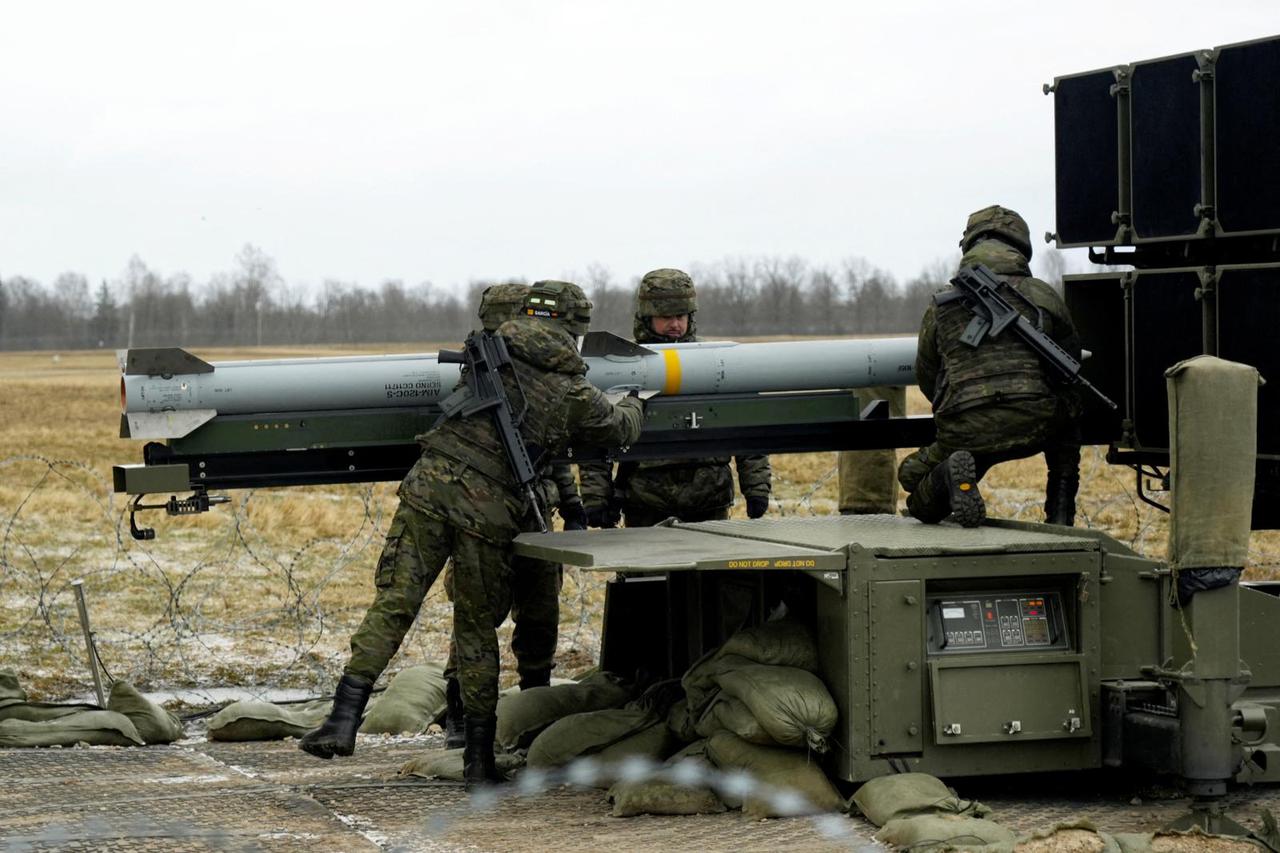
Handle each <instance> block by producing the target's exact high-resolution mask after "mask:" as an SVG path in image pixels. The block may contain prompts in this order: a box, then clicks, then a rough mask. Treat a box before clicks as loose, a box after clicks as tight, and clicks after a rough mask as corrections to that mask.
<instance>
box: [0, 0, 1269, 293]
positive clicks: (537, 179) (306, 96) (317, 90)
mask: <svg viewBox="0 0 1280 853" xmlns="http://www.w3.org/2000/svg"><path fill="white" fill-rule="evenodd" d="M1278 32H1280V3H1277V2H1276V0H1237V1H1236V2H1230V0H1220V2H1218V3H1216V4H1212V5H1211V4H1206V3H1204V2H1202V0H1197V2H1190V0H1165V2H1129V3H1120V2H1115V0H1109V2H1094V0H1077V2H1072V3H1054V4H1049V3H1035V2H1027V0H1023V2H1018V3H1014V2H1004V0H1000V1H999V2H997V1H996V0H990V2H982V0H966V2H958V3H956V2H929V3H909V2H897V3H855V2H802V1H801V0H788V2H786V3H783V2H771V3H752V2H743V0H734V2H697V0H681V2H643V3H641V2H604V0H594V2H586V1H585V0H584V2H560V1H559V0H537V2H532V1H531V2H506V3H487V2H462V3H458V2H452V3H444V2H403V3H401V2H396V3H368V4H360V5H359V6H358V5H357V4H354V3H350V2H346V3H341V4H338V3H332V4H330V3H318V2H306V3H301V2H298V3H285V2H252V3H236V2H219V3H205V4H194V3H183V2H178V3H175V2H171V0H167V1H166V2H157V3H130V2H123V0H122V1H121V2H111V3H103V2H100V0H96V2H93V3H84V4H70V3H57V2H28V3H6V4H5V5H4V7H3V10H2V11H0V63H3V69H4V70H3V73H0V276H4V277H7V276H10V275H28V276H32V277H35V278H38V279H40V280H42V281H44V282H46V283H49V282H51V281H52V280H53V279H54V277H55V276H56V275H57V274H58V273H60V272H62V271H66V270H72V271H76V272H81V273H84V274H86V275H88V276H89V278H90V280H91V281H94V282H96V281H97V280H99V279H101V278H116V277H118V276H119V275H120V274H121V273H122V271H123V270H124V268H125V265H126V263H127V262H128V259H129V257H130V256H131V255H133V254H135V253H136V254H137V255H139V256H140V257H141V258H142V259H143V260H144V261H145V262H146V263H147V264H148V265H150V266H151V267H152V268H153V269H156V270H158V271H160V272H161V273H164V274H169V273H172V272H175V271H178V270H185V271H187V272H190V273H191V274H192V275H194V276H195V277H196V280H197V281H203V280H205V279H206V278H207V277H208V276H209V275H210V274H211V273H213V272H216V271H219V270H227V269H230V268H232V266H233V264H234V258H235V256H236V254H237V253H238V251H239V250H240V248H241V246H243V245H244V244H245V243H252V244H254V245H256V246H259V247H260V248H261V249H263V250H264V251H265V252H266V253H267V254H269V255H271V256H272V257H274V258H275V259H276V261H277V264H278V267H279V270H280V273H281V274H282V275H283V276H284V277H285V278H286V279H288V280H289V281H291V282H297V283H303V282H309V283H313V284H314V283H318V282H320V281H321V280H323V279H324V278H339V279H344V280H348V281H355V282H359V283H361V284H364V285H374V284H377V283H378V282H380V281H382V280H383V279H387V278H398V279H403V280H404V281H405V282H407V283H410V284H415V283H418V282H422V281H428V280H429V281H431V282H434V283H435V284H437V285H441V286H445V287H450V286H454V285H457V284H460V283H463V282H466V281H467V280H469V279H475V278H496V277H506V276H524V277H528V278H545V277H552V276H560V275H564V274H568V273H572V272H573V271H580V270H584V269H585V268H586V266H587V265H588V264H591V263H598V264H602V265H604V266H605V267H607V268H608V269H609V270H611V271H612V273H613V274H614V275H615V276H616V277H617V278H618V279H620V280H623V281H629V280H630V279H631V278H632V277H634V276H636V275H639V274H640V273H643V272H644V271H645V270H647V269H651V268H653V267H658V266H682V265H688V264H690V263H693V262H710V261H715V260H717V259H720V258H724V257H726V256H736V255H762V254H768V255H799V256H801V257H803V258H805V259H807V260H809V261H812V262H814V263H827V264H835V263H838V262H839V261H840V259H842V258H845V257H850V256H863V257H865V258H867V259H868V260H869V261H870V262H872V263H873V264H876V265H878V266H882V267H885V268H887V269H889V270H890V271H891V272H893V273H894V274H895V275H896V276H898V277H899V278H908V277H910V276H912V275H914V274H915V273H916V272H918V271H919V270H920V268H921V267H923V266H924V265H926V264H927V263H929V262H930V261H932V260H934V259H936V258H939V257H943V256H947V255H949V254H950V253H951V252H953V251H954V250H955V243H956V240H957V239H958V237H959V232H960V230H961V228H962V227H963V224H964V219H965V216H966V215H967V214H968V213H969V212H970V211H971V210H974V209H976V208H978V207H981V206H984V205H986V204H988V203H992V202H999V203H1002V204H1005V205H1008V206H1011V207H1014V208H1016V209H1018V210H1019V211H1021V212H1022V213H1023V215H1024V216H1025V217H1026V218H1027V219H1028V221H1029V222H1030V224H1031V229H1032V233H1033V234H1035V235H1039V234H1042V233H1043V232H1044V231H1046V230H1052V228H1053V222H1052V216H1053V144H1052V138H1053V137H1052V134H1053V100H1052V98H1051V97H1045V96H1044V95H1043V94H1041V92H1040V87H1041V84H1043V83H1045V82H1048V81H1051V80H1052V79H1053V77H1054V76H1055V75H1062V74H1068V73H1073V72H1078V71H1085V70H1090V69H1093V68H1099V67H1104V66H1110V65H1113V64H1118V63H1123V62H1129V61H1134V60H1139V59H1148V58H1153V57H1157V56H1161V55H1165V54H1171V53H1180V52H1184V51H1188V50H1193V49H1197V48H1209V47H1213V46H1215V45H1219V44H1225V43H1229V42H1234V41H1242V40H1245V39H1250V38H1257V37H1260V36H1265V35H1272V34H1276V33H1278ZM1036 242H1037V246H1038V247H1039V246H1040V245H1042V244H1040V243H1039V237H1038V236H1037V238H1036Z"/></svg>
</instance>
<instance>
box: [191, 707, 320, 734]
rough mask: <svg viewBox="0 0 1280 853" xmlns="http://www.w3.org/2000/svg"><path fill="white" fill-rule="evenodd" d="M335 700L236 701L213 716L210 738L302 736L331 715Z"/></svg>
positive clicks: (210, 723)
mask: <svg viewBox="0 0 1280 853" xmlns="http://www.w3.org/2000/svg"><path fill="white" fill-rule="evenodd" d="M332 707H333V700H332V699H314V700H312V701H310V702H299V703H297V704H294V705H274V704H272V703H271V702H263V701H261V700H258V699H242V700H240V701H239V702H232V703H231V704H230V705H228V706H227V707H225V708H223V709H222V710H221V711H219V712H218V713H216V714H214V715H213V716H212V717H210V718H209V740H230V741H246V740H282V739H284V738H287V737H302V736H303V735H304V734H306V733H307V732H309V731H311V730H312V729H314V728H316V727H318V726H319V725H320V724H321V723H323V722H324V720H325V717H328V716H329V711H330V709H331V708H332Z"/></svg>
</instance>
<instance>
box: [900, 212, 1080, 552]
mask: <svg viewBox="0 0 1280 853" xmlns="http://www.w3.org/2000/svg"><path fill="white" fill-rule="evenodd" d="M960 247H961V248H962V249H963V250H964V256H963V257H962V258H961V260H960V265H961V266H970V265H973V264H985V265H986V266H988V267H990V268H991V270H992V271H993V272H995V273H996V274H998V275H999V276H1000V277H1001V278H1002V279H1003V281H1004V282H1005V286H1006V287H1009V288H1011V289H1014V290H1016V291H1017V292H1018V293H1020V294H1022V295H1023V296H1024V297H1026V299H1027V300H1029V301H1030V302H1031V303H1033V304H1034V305H1035V306H1036V309H1038V310H1034V309H1032V308H1031V307H1030V306H1028V305H1027V304H1025V303H1024V302H1023V301H1022V300H1021V299H1010V300H1009V301H1010V302H1012V303H1013V304H1014V305H1016V306H1017V307H1018V310H1019V311H1020V312H1022V313H1023V315H1024V316H1026V317H1028V318H1029V319H1031V320H1032V321H1033V322H1037V323H1039V324H1040V327H1041V328H1042V329H1043V331H1044V332H1045V333H1046V334H1047V335H1049V336H1050V337H1051V338H1053V340H1054V341H1056V342H1057V343H1058V345H1059V346H1061V347H1062V348H1063V349H1064V350H1066V351H1067V352H1068V353H1070V354H1071V355H1072V356H1073V357H1074V358H1076V359H1079V358H1080V340H1079V338H1078V337H1077V336H1076V330H1075V326H1074V325H1073V324H1072V322H1071V315H1070V314H1069V313H1068V312H1067V306H1066V304H1065V303H1063V301H1062V297H1060V296H1059V295H1058V294H1057V292H1056V291H1054V289H1053V288H1052V287H1050V286H1049V285H1047V284H1045V283H1044V282H1043V281H1040V280H1039V279H1036V278H1032V277H1031V268H1030V266H1029V263H1028V262H1029V261H1030V259H1031V234H1030V231H1029V230H1028V228H1027V223H1026V222H1025V221H1024V220H1023V218H1022V217H1021V216H1019V215H1018V214H1017V213H1015V212H1014V211H1012V210H1009V209H1008V208H1004V207H1000V206H999V205H992V206H991V207H985V208H983V209H982V210H979V211H977V212H976V213H974V214H972V215H971V216H970V217H969V222H968V225H967V226H966V227H965V230H964V236H963V237H962V238H961V240H960ZM943 292H946V291H943ZM1037 314H1038V315H1039V316H1038V317H1037V316H1036V315H1037ZM973 316H974V315H973V312H972V311H971V310H970V309H969V308H967V307H966V306H965V305H964V303H963V302H962V301H955V302H951V303H949V304H947V305H943V306H938V305H937V304H936V303H934V304H930V306H929V308H928V309H927V310H926V311H925V314H924V319H923V320H922V321H921V323H920V343H919V349H918V350H917V354H916V379H917V381H918V382H919V383H920V390H921V391H923V392H924V394H925V396H927V397H928V398H929V399H930V400H931V401H932V402H933V417H934V422H935V424H936V425H937V428H938V438H937V441H936V442H934V443H933V444H931V445H929V446H928V447H923V448H921V449H920V450H918V451H916V452H915V453H914V454H912V455H911V456H908V457H907V458H906V459H905V460H903V463H902V465H901V467H900V468H899V469H898V479H899V481H900V482H901V483H902V487H903V488H904V489H906V490H907V491H908V492H909V493H910V494H909V495H908V497H907V509H908V510H909V511H910V512H911V514H912V515H913V516H915V517H916V518H918V519H920V520H921V521H923V522H926V523H929V524H933V523H936V522H939V521H942V520H943V519H944V518H946V517H947V516H948V515H951V516H952V517H954V518H955V520H956V521H958V522H960V524H962V525H963V526H965V527H976V526H978V525H979V524H981V523H982V521H983V519H984V518H985V517H986V507H985V505H984V504H983V501H982V495H981V494H980V493H979V491H978V481H979V480H980V479H982V475H983V474H985V473H986V472H987V470H988V469H989V468H991V466H992V465H995V464H997V463H999V462H1005V461H1007V460H1010V459H1021V458H1023V457H1027V456H1032V455H1035V454H1036V453H1040V452H1041V451H1043V452H1044V455H1045V462H1046V464H1047V465H1048V469H1049V474H1048V484H1047V486H1046V489H1045V492H1046V494H1045V504H1044V511H1045V517H1046V520H1047V521H1049V522H1050V523H1053V524H1066V525H1070V524H1072V523H1073V522H1074V519H1075V510H1076V491H1077V490H1078V488H1079V486H1080V430H1079V423H1078V418H1079V413H1080V400H1079V396H1078V394H1077V393H1076V391H1075V389H1074V388H1073V387H1071V386H1068V385H1063V384H1061V383H1059V382H1058V381H1056V379H1055V378H1053V377H1051V376H1050V375H1049V372H1048V371H1047V370H1046V368H1045V365H1044V363H1043V362H1042V361H1041V359H1040V358H1039V357H1038V356H1037V355H1036V354H1035V353H1034V352H1033V351H1032V350H1031V348H1030V347H1029V346H1028V345H1027V344H1026V343H1024V342H1023V341H1022V340H1021V339H1020V338H1018V337H1016V336H1015V335H1013V334H1012V333H1006V334H1002V335H999V336H998V337H995V338H991V337H986V338H983V339H982V341H981V342H980V343H979V344H978V346H976V347H974V346H970V345H969V344H967V343H965V342H964V341H962V340H961V335H962V334H963V333H964V331H965V329H966V327H968V325H969V323H970V321H971V320H972V319H973Z"/></svg>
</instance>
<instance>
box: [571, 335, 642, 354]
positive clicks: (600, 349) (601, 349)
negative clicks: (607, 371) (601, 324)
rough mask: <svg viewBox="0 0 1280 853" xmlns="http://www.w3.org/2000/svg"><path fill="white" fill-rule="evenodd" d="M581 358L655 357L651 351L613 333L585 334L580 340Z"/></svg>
mask: <svg viewBox="0 0 1280 853" xmlns="http://www.w3.org/2000/svg"><path fill="white" fill-rule="evenodd" d="M581 353H582V357H583V358H604V357H606V356H610V355H612V356H640V355H657V353H655V352H654V351H653V350H651V349H647V348H646V347H642V346H640V344H637V343H635V342H633V341H629V340H627V339H626V338H620V337H618V336H617V335H615V334H614V333H613V332H587V334H586V336H585V337H584V338H583V339H582V350H581Z"/></svg>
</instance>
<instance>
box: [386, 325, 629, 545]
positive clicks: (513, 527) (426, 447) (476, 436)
mask: <svg viewBox="0 0 1280 853" xmlns="http://www.w3.org/2000/svg"><path fill="white" fill-rule="evenodd" d="M498 334H501V335H502V336H503V337H505V338H506V339H507V343H508V346H509V347H510V350H511V354H512V356H514V360H515V364H514V371H504V374H503V382H504V383H505V385H506V389H507V395H508V398H509V399H510V400H511V401H512V402H513V404H514V405H516V406H517V407H519V406H520V405H521V400H522V399H523V401H524V404H525V406H527V408H526V409H525V415H524V421H523V423H522V424H521V427H520V432H521V437H522V438H523V439H524V441H525V443H526V444H527V445H529V446H531V447H537V448H540V449H541V450H542V451H543V454H544V457H546V456H551V455H554V454H557V453H559V452H561V451H563V450H564V448H565V447H567V446H568V445H569V444H570V443H571V442H574V441H581V442H583V443H591V444H630V443H631V442H633V441H635V440H636V438H637V437H638V436H639V435H640V423H641V420H642V417H643V409H642V406H641V403H640V401H639V400H637V399H634V398H627V399H624V400H622V401H621V402H619V403H618V404H616V405H614V404H611V403H610V402H609V400H608V399H607V398H606V397H605V395H604V394H603V393H602V392H601V391H600V390H599V389H597V388H595V387H594V386H592V385H591V383H589V382H587V379H586V372H587V367H586V364H585V363H584V362H583V361H582V358H581V356H579V355H578V351H577V350H576V349H575V348H574V346H573V341H572V340H571V339H570V338H569V336H568V335H567V334H565V333H563V332H561V331H559V330H557V329H555V328H554V327H552V326H550V325H548V324H545V323H542V322H541V321H536V320H526V319H516V320H510V321H508V322H506V323H503V324H502V325H501V326H500V327H499V328H498ZM522 395H523V398H522ZM418 442H419V444H421V445H422V456H421V457H419V459H418V461H417V463H416V464H415V465H414V466H413V468H412V469H411V470H410V471H409V473H408V474H407V475H406V476H405V478H404V482H403V483H401V484H400V498H401V500H403V501H405V502H406V503H408V504H409V505H410V506H412V507H414V508H415V509H417V510H419V511H420V512H423V513H426V514H427V515H430V516H433V517H435V518H439V519H441V520H443V521H445V522H447V523H449V524H450V525H452V526H453V527H455V528H457V529H459V530H461V531H462V532H464V533H468V534H470V535H473V536H477V537H479V538H482V539H486V540H488V541H491V542H496V543H499V544H502V543H505V542H507V541H509V540H510V539H511V537H512V536H514V535H515V534H516V533H517V532H519V530H520V522H521V519H523V518H524V517H525V516H526V515H527V514H528V512H529V507H528V502H527V499H526V498H525V496H524V495H523V494H521V493H520V492H519V491H518V490H517V489H516V484H515V478H514V476H513V475H512V473H511V469H510V467H509V465H508V463H507V458H506V454H505V452H504V451H503V449H502V444H501V443H500V441H499V439H498V433H497V429H496V428H495V427H494V425H493V419H492V417H491V416H490V414H489V413H488V412H479V413H477V414H474V415H470V416H468V417H453V418H449V419H448V420H445V421H443V422H441V423H440V424H437V425H436V426H435V427H434V428H433V429H432V430H431V431H430V432H427V433H425V434H423V435H420V436H418ZM534 461H535V464H536V462H537V460H536V459H535V460H534Z"/></svg>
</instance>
